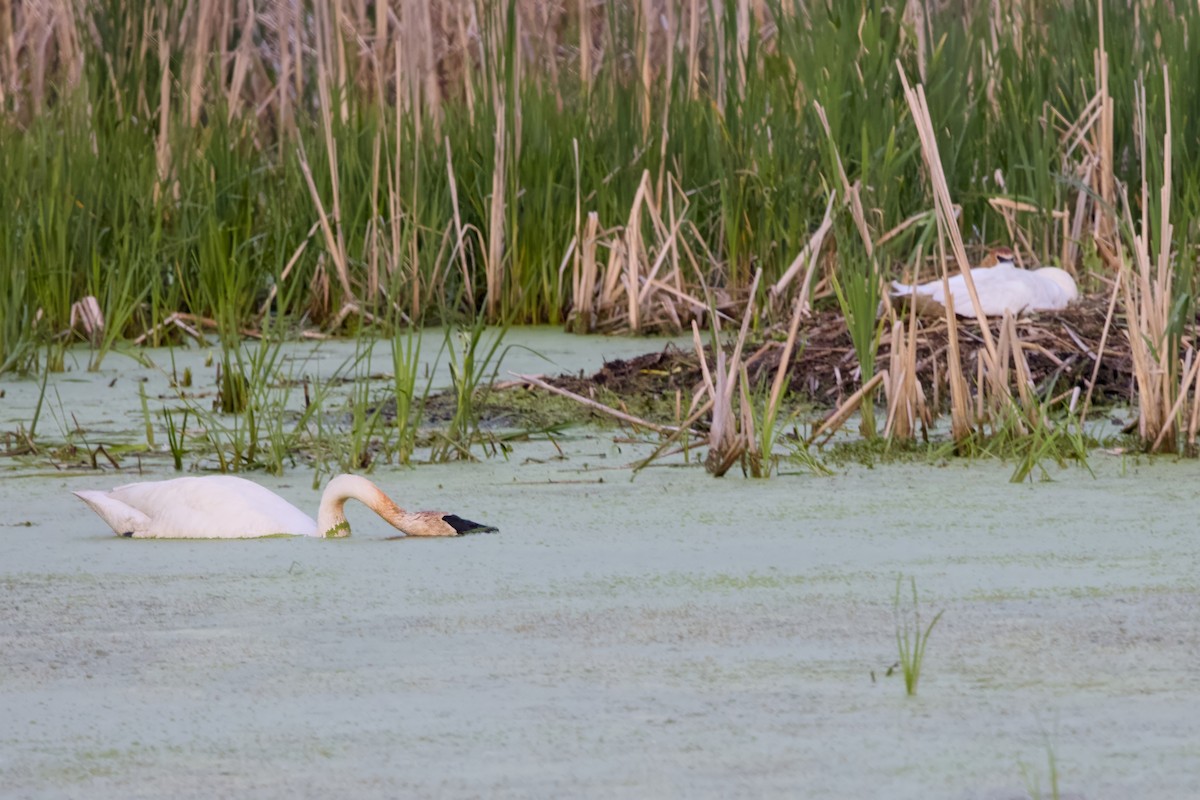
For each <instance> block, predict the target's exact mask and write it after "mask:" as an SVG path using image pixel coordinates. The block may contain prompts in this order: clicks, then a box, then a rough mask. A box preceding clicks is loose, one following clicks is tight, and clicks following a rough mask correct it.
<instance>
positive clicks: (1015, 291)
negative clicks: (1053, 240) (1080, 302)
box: [892, 248, 1079, 317]
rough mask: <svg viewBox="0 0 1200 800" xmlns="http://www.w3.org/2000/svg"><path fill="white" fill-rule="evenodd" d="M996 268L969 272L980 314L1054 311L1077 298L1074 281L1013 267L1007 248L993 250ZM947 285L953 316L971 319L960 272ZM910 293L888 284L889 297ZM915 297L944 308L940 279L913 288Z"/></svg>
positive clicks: (1057, 272)
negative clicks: (952, 304) (976, 295)
mask: <svg viewBox="0 0 1200 800" xmlns="http://www.w3.org/2000/svg"><path fill="white" fill-rule="evenodd" d="M995 255H996V266H994V267H976V268H975V269H973V270H971V280H972V281H974V283H975V293H976V294H978V295H979V304H980V305H981V306H982V307H983V313H984V314H986V315H987V316H989V317H1001V316H1004V312H1005V311H1010V312H1012V313H1013V314H1020V313H1021V312H1022V311H1058V310H1061V309H1064V308H1066V307H1067V305H1068V304H1069V303H1070V302H1071V301H1072V300H1074V299H1075V298H1077V297H1079V289H1078V288H1076V286H1075V279H1074V278H1072V277H1071V276H1070V275H1069V274H1068V273H1067V272H1066V271H1064V270H1061V269H1058V268H1057V267H1044V268H1042V269H1039V270H1034V271H1032V272H1031V271H1028V270H1023V269H1018V268H1017V267H1015V266H1013V254H1012V251H1011V250H1009V249H1008V248H999V249H997V250H996V251H995ZM947 283H948V284H949V288H950V296H951V297H952V298H953V299H954V313H955V314H956V315H958V316H960V317H973V316H975V307H974V306H973V305H971V294H970V292H968V291H967V282H966V279H965V278H963V276H962V273H959V274H958V275H955V276H954V277H952V278H950V279H949V280H948V281H947ZM911 294H914V287H912V286H906V285H904V284H903V283H900V282H899V281H892V297H903V296H906V295H911ZM915 294H916V295H917V297H918V298H921V299H927V300H932V301H933V302H935V303H937V304H938V305H941V306H943V307H944V306H945V305H946V291H945V287H944V286H943V285H942V282H941V280H936V281H930V282H929V283H923V284H921V285H920V286H917V287H916V288H915Z"/></svg>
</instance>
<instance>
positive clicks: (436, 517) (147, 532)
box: [74, 475, 496, 539]
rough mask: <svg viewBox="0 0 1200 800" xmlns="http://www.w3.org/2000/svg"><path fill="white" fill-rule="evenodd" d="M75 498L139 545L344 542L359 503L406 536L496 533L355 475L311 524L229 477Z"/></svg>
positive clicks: (328, 490) (275, 498)
mask: <svg viewBox="0 0 1200 800" xmlns="http://www.w3.org/2000/svg"><path fill="white" fill-rule="evenodd" d="M74 494H75V496H76V497H78V498H79V499H81V500H83V502H85V503H87V504H88V505H89V506H91V509H92V510H93V511H95V512H96V513H97V514H99V515H100V518H101V519H103V520H104V521H105V522H107V523H108V525H109V527H110V528H112V529H113V531H115V532H116V534H117V535H118V536H132V537H135V538H144V539H251V538H255V537H258V536H279V535H288V536H320V537H326V538H332V537H341V536H349V535H350V523H349V522H348V521H347V520H346V514H345V511H344V510H343V507H344V506H345V504H346V501H347V500H358V501H359V502H361V503H365V504H366V505H367V507H369V508H370V509H371V510H372V511H374V512H375V513H376V514H378V515H379V516H381V517H383V519H384V520H385V521H387V522H388V523H389V524H390V525H392V526H393V527H394V528H396V529H397V530H400V531H402V532H403V533H405V534H406V535H408V536H458V535H460V534H464V533H495V532H496V528H492V527H490V526H487V525H480V524H479V523H478V522H471V521H470V520H465V519H462V518H461V517H456V516H454V515H453V514H446V513H443V512H441V511H405V510H404V509H402V508H400V507H399V506H398V505H396V504H395V503H394V502H392V500H391V498H389V497H388V496H387V495H386V494H384V493H383V492H382V491H380V489H379V487H378V486H376V485H375V484H373V483H371V482H370V481H369V480H367V479H366V478H361V477H359V476H357V475H338V476H337V477H335V478H333V479H332V480H330V481H329V483H328V485H326V487H325V492H324V494H322V495H321V506H320V509H319V510H318V511H317V519H316V520H315V521H314V520H313V519H312V517H309V516H308V515H307V514H305V513H304V512H302V511H301V510H300V509H298V508H296V507H295V506H293V505H292V504H291V503H289V502H287V501H286V500H284V499H283V498H282V497H280V496H279V495H277V494H275V493H274V492H271V491H269V490H267V489H264V488H263V487H261V486H259V485H258V484H256V483H252V482H250V481H248V480H245V479H244V478H235V477H233V476H231V475H210V476H206V477H202V478H175V479H173V480H167V481H147V482H145V483H130V484H128V485H125V486H118V487H117V488H115V489H113V490H112V491H108V492H100V491H81V492H75V493H74Z"/></svg>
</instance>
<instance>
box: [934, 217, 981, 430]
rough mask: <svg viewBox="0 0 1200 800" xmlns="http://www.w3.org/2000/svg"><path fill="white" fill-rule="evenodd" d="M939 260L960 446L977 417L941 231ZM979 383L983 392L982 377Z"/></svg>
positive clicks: (948, 366) (949, 373) (952, 420)
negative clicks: (959, 337) (972, 402)
mask: <svg viewBox="0 0 1200 800" xmlns="http://www.w3.org/2000/svg"><path fill="white" fill-rule="evenodd" d="M938 260H939V261H940V262H941V267H942V269H941V271H942V286H943V288H944V294H943V296H944V297H945V298H946V309H945V315H946V316H945V319H946V344H947V356H946V383H947V384H948V385H949V388H950V436H951V437H952V438H953V439H954V441H955V442H956V443H957V444H960V445H961V444H962V443H963V442H965V441H966V440H967V439H968V438H970V437H971V435H972V434H973V433H974V431H975V420H976V417H973V416H972V414H971V403H970V397H971V393H970V390H969V389H968V388H967V379H966V377H965V376H964V375H963V371H962V352H961V351H960V349H959V348H960V345H959V339H958V315H957V314H956V313H955V311H954V295H953V294H951V293H950V287H949V286H948V285H947V281H948V280H949V277H948V270H947V269H946V247H945V243H944V242H943V240H942V237H941V234H940V233H939V235H938ZM978 385H979V387H980V392H981V393H982V391H983V380H982V379H980V381H979V384H978ZM980 416H982V413H981V414H980Z"/></svg>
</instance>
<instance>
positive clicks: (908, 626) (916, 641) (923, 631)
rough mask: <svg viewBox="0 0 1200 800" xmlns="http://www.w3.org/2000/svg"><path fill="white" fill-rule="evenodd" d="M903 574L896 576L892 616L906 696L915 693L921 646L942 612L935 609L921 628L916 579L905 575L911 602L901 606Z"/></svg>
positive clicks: (922, 662)
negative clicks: (910, 590) (928, 620)
mask: <svg viewBox="0 0 1200 800" xmlns="http://www.w3.org/2000/svg"><path fill="white" fill-rule="evenodd" d="M903 583H904V578H903V576H898V577H897V578H896V594H895V596H894V598H893V600H892V615H893V617H894V618H895V621H896V652H897V658H898V660H899V662H900V669H901V672H902V673H903V674H904V693H905V694H907V695H908V696H909V697H912V696H914V695H916V693H917V685H918V684H919V683H920V681H921V670H922V669H923V667H924V665H925V648H926V646H927V645H928V644H929V635H930V634H931V633H933V628H934V626H935V625H937V624H938V620H940V619H941V618H942V614H944V613H945V611H944V610H943V611H939V612H938V613H937V614H935V615H934V617H933V619H932V620H931V621H930V622H929V624H928V625H927V626H925V628H922V627H921V605H920V601H919V599H918V598H917V579H916V578H909V585H910V586H911V588H912V601H911V604H910V605H909V606H908V607H907V608H905V607H904V605H903V603H902V593H901V587H902V586H903Z"/></svg>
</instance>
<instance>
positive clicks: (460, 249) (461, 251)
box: [445, 136, 490, 308]
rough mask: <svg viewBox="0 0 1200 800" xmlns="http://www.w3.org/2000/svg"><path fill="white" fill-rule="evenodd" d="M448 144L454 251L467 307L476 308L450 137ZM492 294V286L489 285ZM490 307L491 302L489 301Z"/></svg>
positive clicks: (446, 138)
mask: <svg viewBox="0 0 1200 800" xmlns="http://www.w3.org/2000/svg"><path fill="white" fill-rule="evenodd" d="M445 143H446V178H447V180H448V181H449V183H450V207H451V209H452V210H453V212H454V250H455V252H457V253H458V264H459V269H460V270H462V277H463V292H464V293H465V294H466V297H467V305H468V306H470V307H471V308H474V307H475V289H474V286H473V285H472V283H473V281H472V280H471V269H470V267H469V266H468V264H467V241H466V237H465V236H464V235H463V224H462V212H461V211H460V210H459V206H458V180H457V179H456V178H455V176H454V151H453V149H452V148H451V147H450V137H449V136H447V137H445ZM489 293H490V284H489ZM489 307H490V301H489Z"/></svg>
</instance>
